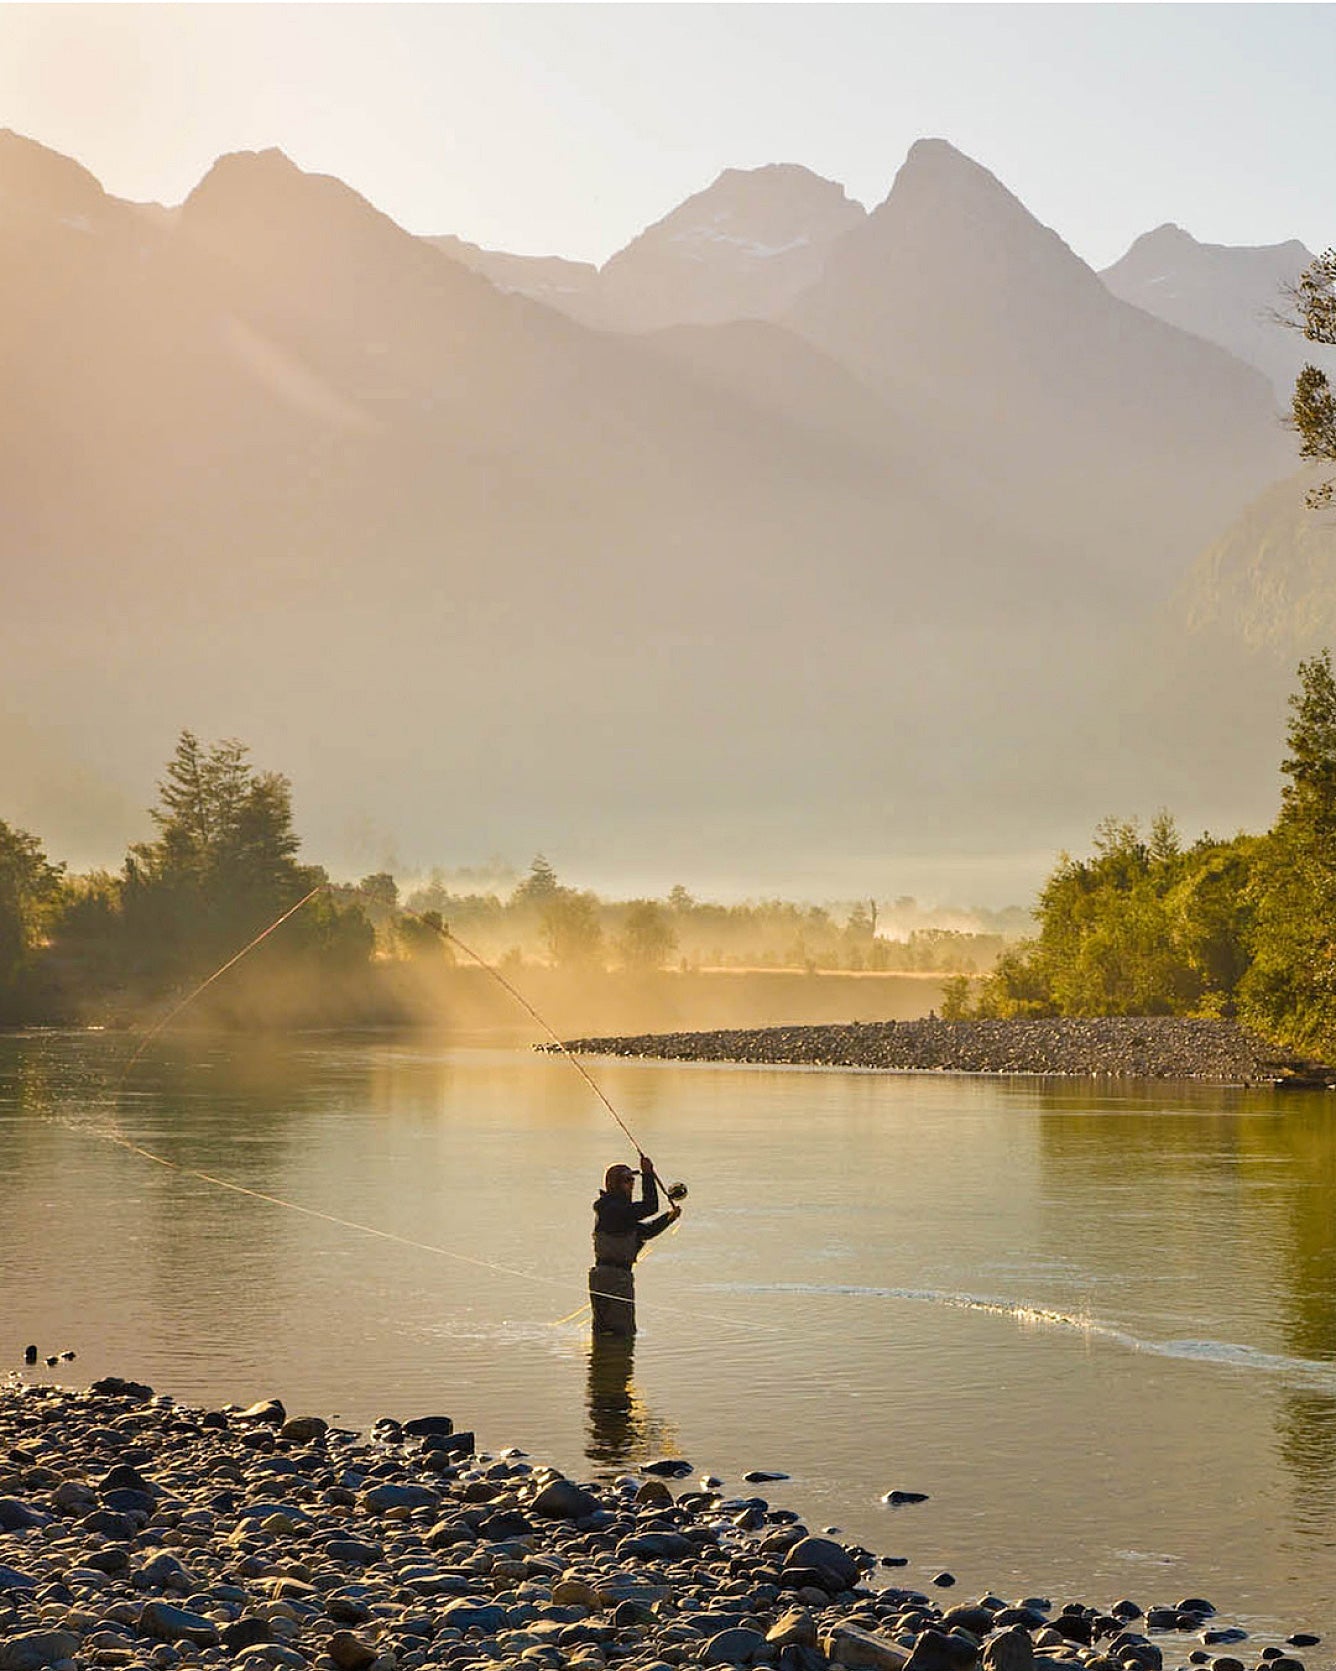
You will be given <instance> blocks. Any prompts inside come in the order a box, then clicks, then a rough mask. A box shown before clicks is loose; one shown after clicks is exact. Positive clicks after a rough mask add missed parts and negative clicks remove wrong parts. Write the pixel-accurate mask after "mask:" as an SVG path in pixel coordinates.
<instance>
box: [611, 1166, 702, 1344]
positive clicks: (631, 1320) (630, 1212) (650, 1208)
mask: <svg viewBox="0 0 1336 1671" xmlns="http://www.w3.org/2000/svg"><path fill="white" fill-rule="evenodd" d="M635 1184H636V1175H635V1173H634V1172H633V1171H632V1169H631V1168H630V1167H629V1166H621V1165H619V1166H610V1167H609V1168H608V1170H607V1172H606V1173H605V1174H604V1176H603V1193H602V1195H600V1196H599V1198H598V1200H597V1201H595V1203H594V1263H593V1266H592V1267H591V1269H590V1272H589V1304H590V1307H591V1308H592V1310H593V1313H594V1333H595V1334H596V1335H625V1336H629V1335H633V1334H634V1333H635V1332H636V1284H635V1277H634V1276H633V1275H632V1272H631V1267H632V1266H633V1265H634V1264H635V1262H636V1260H637V1258H638V1257H639V1255H640V1250H641V1248H642V1247H644V1245H645V1243H646V1242H648V1241H650V1240H652V1238H653V1237H655V1236H658V1235H661V1234H662V1233H663V1232H664V1231H665V1230H666V1229H667V1228H668V1226H669V1225H670V1224H672V1223H673V1222H674V1220H675V1219H679V1218H681V1216H682V1209H681V1208H680V1207H679V1206H678V1204H677V1203H676V1201H671V1202H669V1204H668V1211H667V1212H666V1213H664V1214H663V1215H662V1216H661V1217H659V1218H655V1217H654V1214H655V1213H657V1212H658V1211H659V1188H658V1185H657V1183H656V1182H655V1179H654V1163H653V1162H652V1161H651V1160H650V1158H649V1156H648V1155H641V1157H640V1200H639V1201H637V1200H636V1199H635Z"/></svg>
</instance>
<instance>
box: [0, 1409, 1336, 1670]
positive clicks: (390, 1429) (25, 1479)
mask: <svg viewBox="0 0 1336 1671" xmlns="http://www.w3.org/2000/svg"><path fill="white" fill-rule="evenodd" d="M0 1444H3V1446H4V1448H5V1453H6V1454H5V1459H4V1461H3V1462H2V1463H0V1667H3V1671H46V1668H51V1671H83V1668H86V1667H107V1668H121V1667H129V1668H131V1671H141V1668H142V1671H171V1668H173V1667H176V1666H181V1667H201V1668H203V1667H211V1666H215V1665H224V1664H230V1665H234V1666H245V1667H247V1668H248V1671H268V1668H270V1667H288V1668H291V1671H304V1668H305V1667H307V1666H310V1667H312V1668H313V1671H417V1668H418V1667H422V1666H425V1665H428V1664H432V1665H446V1666H451V1667H458V1668H459V1671H484V1668H486V1671H496V1668H497V1667H506V1668H510V1667H515V1668H517V1671H518V1668H523V1667H552V1668H553V1671H558V1668H564V1667H571V1668H581V1667H583V1668H584V1671H602V1668H605V1667H608V1666H611V1665H620V1666H626V1667H628V1668H636V1671H650V1668H651V1667H659V1668H672V1667H677V1666H682V1665H697V1664H699V1665H725V1666H727V1665H737V1666H744V1665H763V1666H773V1667H775V1668H776V1671H825V1668H826V1667H829V1666H834V1665H838V1666H846V1667H850V1668H857V1667H863V1668H870V1671H902V1668H907V1671H973V1668H974V1667H976V1666H979V1665H982V1667H984V1668H985V1671H1033V1668H1035V1667H1038V1668H1040V1671H1043V1668H1046V1667H1047V1668H1051V1671H1072V1668H1074V1667H1077V1666H1084V1667H1087V1668H1100V1671H1160V1668H1161V1667H1162V1666H1166V1665H1168V1666H1185V1665H1187V1664H1193V1665H1199V1664H1210V1665H1211V1666H1212V1667H1213V1671H1245V1668H1244V1664H1243V1661H1242V1660H1240V1659H1238V1658H1236V1657H1234V1655H1233V1654H1231V1653H1211V1652H1208V1651H1207V1649H1218V1648H1227V1647H1229V1646H1230V1645H1231V1644H1233V1643H1236V1642H1239V1641H1242V1640H1243V1639H1244V1638H1245V1635H1246V1633H1245V1632H1244V1631H1242V1630H1240V1629H1238V1628H1231V1627H1229V1626H1220V1625H1217V1624H1213V1623H1212V1619H1213V1615H1214V1611H1215V1610H1214V1608H1213V1607H1212V1606H1211V1604H1210V1603H1209V1602H1208V1601H1207V1600H1206V1599H1205V1598H1204V1597H1188V1598H1185V1599H1182V1600H1180V1601H1178V1602H1176V1603H1172V1604H1169V1603H1166V1604H1163V1605H1153V1606H1149V1607H1147V1608H1142V1607H1141V1606H1139V1605H1138V1604H1137V1603H1136V1602H1134V1601H1132V1600H1131V1599H1122V1600H1119V1601H1116V1602H1114V1603H1113V1604H1112V1605H1111V1606H1109V1607H1108V1608H1100V1607H1092V1606H1087V1605H1086V1604H1084V1603H1079V1602H1072V1603H1068V1604H1066V1605H1064V1606H1063V1607H1062V1608H1061V1610H1060V1611H1055V1608H1054V1604H1053V1602H1052V1600H1051V1599H1050V1598H1048V1597H1025V1598H1022V1599H1020V1600H1018V1601H1012V1602H1008V1601H1006V1600H1004V1599H1003V1598H1002V1597H999V1596H992V1595H988V1596H985V1597H983V1598H981V1599H980V1600H979V1601H977V1602H975V1603H972V1604H963V1605H952V1604H951V1602H950V1599H949V1598H947V1597H944V1596H943V1597H941V1598H940V1599H932V1598H930V1597H928V1596H927V1595H925V1594H923V1593H921V1592H919V1591H916V1590H912V1589H902V1588H898V1587H894V1586H889V1587H888V1586H884V1585H883V1584H882V1583H881V1582H880V1579H881V1577H882V1576H883V1574H882V1573H881V1572H880V1571H879V1564H878V1561H877V1558H876V1557H875V1556H873V1555H872V1554H870V1553H869V1552H868V1551H866V1550H864V1549H860V1548H857V1547H847V1546H845V1545H842V1544H840V1543H838V1542H836V1541H834V1539H833V1538H831V1537H824V1536H812V1535H810V1534H809V1533H808V1530H807V1528H806V1527H804V1526H803V1525H801V1524H800V1523H799V1522H798V1519H797V1516H796V1515H794V1514H793V1513H791V1512H790V1511H787V1510H783V1509H775V1508H772V1507H771V1506H770V1505H769V1504H768V1503H767V1502H766V1501H765V1500H764V1499H763V1498H760V1497H732V1498H730V1497H725V1496H724V1495H723V1494H722V1491H721V1489H717V1488H716V1487H717V1482H713V1481H712V1482H710V1486H709V1488H705V1487H704V1486H701V1487H699V1488H690V1487H689V1488H687V1489H685V1490H681V1489H680V1488H679V1494H678V1495H676V1496H674V1492H673V1488H672V1486H670V1485H669V1484H668V1479H670V1478H676V1479H680V1478H681V1477H682V1476H683V1475H685V1474H690V1473H691V1472H692V1467H691V1464H690V1463H689V1462H687V1461H685V1460H678V1459H665V1460H663V1461H659V1462H651V1463H648V1464H646V1465H645V1466H644V1468H642V1470H641V1476H642V1477H640V1478H635V1477H623V1478H622V1479H619V1480H617V1481H614V1482H612V1483H611V1484H606V1485H582V1484H576V1483H575V1482H573V1481H571V1480H568V1479H565V1478H564V1477H562V1476H561V1475H560V1474H559V1473H557V1472H556V1471H555V1470H553V1469H551V1468H545V1467H542V1466H540V1465H538V1464H535V1463H532V1462H530V1461H529V1460H528V1459H526V1458H525V1457H524V1456H523V1454H522V1453H521V1452H518V1451H513V1450H511V1451H503V1452H500V1453H497V1454H491V1453H486V1454H483V1455H476V1454H475V1453H474V1442H473V1435H472V1434H471V1433H460V1432H456V1431H455V1429H454V1425H453V1423H452V1421H451V1419H450V1418H449V1417H447V1416H429V1417H424V1418H418V1419H416V1420H411V1421H407V1422H404V1423H402V1424H401V1423H400V1422H398V1421H394V1420H389V1419H382V1420H381V1421H379V1422H378V1423H377V1424H376V1426H375V1427H374V1428H373V1429H372V1431H371V1433H370V1434H369V1435H367V1436H366V1437H361V1436H359V1435H357V1434H354V1433H350V1432H347V1431H343V1430H335V1429H332V1428H330V1427H329V1426H328V1425H327V1424H326V1422H325V1421H324V1420H323V1419H322V1418H320V1417H318V1416H298V1417H295V1418H292V1419H289V1418H288V1415H287V1412H286V1411H285V1410H284V1408H283V1405H282V1403H281V1402H280V1401H278V1400H277V1399H274V1400H269V1401H267V1402H265V1403H262V1404H257V1405H253V1406H252V1407H251V1408H249V1409H247V1410H238V1409H236V1408H235V1407H228V1408H226V1409H222V1410H211V1411H205V1410H201V1409H193V1408H186V1407H183V1406H177V1405H176V1404H175V1403H174V1402H173V1401H172V1400H171V1399H170V1398H159V1397H155V1396H154V1394H153V1391H152V1389H151V1388H150V1387H147V1386H144V1385H141V1384H138V1383H135V1382H131V1381H124V1380H120V1379H118V1378H115V1377H110V1378H107V1379H105V1380H102V1381H98V1382H95V1383H94V1384H93V1386H92V1387H91V1388H90V1389H89V1390H88V1391H87V1392H82V1393H80V1392H72V1391H69V1390H65V1389H59V1388H54V1387H43V1386H20V1385H16V1384H11V1385H9V1386H8V1387H7V1388H5V1389H4V1390H3V1391H0ZM901 1564H903V1563H902V1562H900V1561H898V1560H896V1559H894V1558H889V1557H888V1558H884V1559H883V1561H882V1563H881V1565H883V1566H895V1565H901ZM932 1582H933V1584H934V1585H935V1586H936V1587H938V1588H939V1589H940V1590H943V1591H945V1590H947V1589H949V1588H950V1587H951V1586H952V1584H953V1583H954V1580H953V1578H952V1576H951V1575H950V1574H949V1573H947V1572H942V1573H939V1574H938V1575H937V1576H936V1577H935V1578H934V1579H933V1581H932ZM1152 1638H1154V1639H1152ZM1319 1641H1320V1638H1319V1637H1317V1636H1315V1635H1313V1634H1311V1633H1300V1632H1295V1633H1293V1634H1292V1635H1291V1637H1290V1638H1288V1639H1287V1643H1286V1646H1287V1647H1292V1648H1301V1647H1303V1646H1305V1645H1316V1644H1317V1643H1318V1642H1319ZM1201 1644H1205V1645H1206V1646H1205V1647H1202V1646H1201ZM1251 1657H1253V1656H1252V1655H1250V1658H1251ZM1261 1665H1262V1666H1267V1667H1269V1668H1270V1671H1303V1661H1302V1660H1300V1659H1298V1658H1296V1657H1294V1656H1293V1655H1292V1654H1290V1653H1287V1652H1284V1651H1283V1650H1282V1651H1278V1650H1277V1649H1276V1648H1275V1647H1271V1648H1269V1649H1268V1650H1267V1651H1266V1653H1265V1654H1264V1656H1263V1658H1262V1660H1261Z"/></svg>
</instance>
